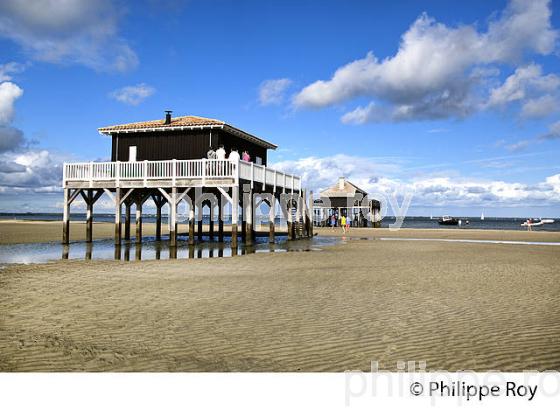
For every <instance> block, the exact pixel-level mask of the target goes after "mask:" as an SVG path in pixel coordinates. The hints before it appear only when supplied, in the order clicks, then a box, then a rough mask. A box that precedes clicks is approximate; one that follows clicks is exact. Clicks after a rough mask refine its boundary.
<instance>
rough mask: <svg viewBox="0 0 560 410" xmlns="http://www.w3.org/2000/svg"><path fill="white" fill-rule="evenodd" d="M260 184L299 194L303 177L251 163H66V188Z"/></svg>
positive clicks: (208, 160)
mask: <svg viewBox="0 0 560 410" xmlns="http://www.w3.org/2000/svg"><path fill="white" fill-rule="evenodd" d="M240 181H241V183H251V185H254V184H261V185H262V186H263V187H264V186H268V187H272V188H273V189H274V190H276V189H281V190H283V191H299V190H301V178H300V177H297V176H294V175H290V174H286V173H283V172H280V171H276V170H274V169H271V168H268V167H266V166H264V165H258V164H255V163H252V162H245V161H239V162H231V161H229V160H217V159H197V160H168V161H136V162H120V161H116V162H78V163H65V164H64V171H63V187H64V188H109V189H110V188H170V187H218V186H219V187H229V186H238V185H240Z"/></svg>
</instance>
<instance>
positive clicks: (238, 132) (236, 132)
mask: <svg viewBox="0 0 560 410" xmlns="http://www.w3.org/2000/svg"><path fill="white" fill-rule="evenodd" d="M214 128H219V129H224V130H226V131H228V132H230V133H232V134H234V135H239V136H240V137H242V138H244V139H246V140H248V141H251V142H254V143H255V144H258V145H261V146H263V147H265V148H267V149H273V150H275V149H276V148H278V146H277V145H275V144H273V143H271V142H268V141H265V140H263V139H262V138H259V137H257V136H255V135H252V134H249V133H248V132H245V131H242V130H240V129H239V128H235V127H233V126H231V125H229V124H206V125H178V126H175V127H141V128H124V129H119V128H108V127H102V128H98V129H97V131H98V132H99V133H100V134H103V135H112V134H121V133H125V134H127V133H131V132H153V131H182V130H196V129H214Z"/></svg>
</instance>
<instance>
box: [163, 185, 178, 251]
mask: <svg viewBox="0 0 560 410" xmlns="http://www.w3.org/2000/svg"><path fill="white" fill-rule="evenodd" d="M158 209H160V218H161V208H158ZM169 218H170V221H169V228H170V230H169V246H171V247H175V246H177V187H173V188H171V201H170V202H169ZM160 229H161V221H160ZM160 235H161V232H160Z"/></svg>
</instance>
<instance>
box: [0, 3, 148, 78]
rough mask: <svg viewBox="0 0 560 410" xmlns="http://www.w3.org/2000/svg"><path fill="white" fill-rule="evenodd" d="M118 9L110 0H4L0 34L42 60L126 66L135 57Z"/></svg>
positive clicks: (134, 61)
mask: <svg viewBox="0 0 560 410" xmlns="http://www.w3.org/2000/svg"><path fill="white" fill-rule="evenodd" d="M120 14H121V13H120V11H119V10H118V9H117V8H116V7H115V6H114V4H113V3H112V1H111V0H97V1H90V0H64V1H54V0H26V1H19V0H4V1H2V2H0V36H3V37H6V38H9V39H11V40H13V41H14V42H15V43H17V44H19V45H20V46H22V47H23V49H24V50H25V51H26V52H27V53H28V54H29V55H30V56H31V57H32V58H34V59H37V60H40V61H48V62H55V63H75V64H82V65H85V66H87V67H91V68H94V69H96V70H108V71H110V70H117V71H126V70H128V69H131V68H134V67H135V66H136V65H137V64H138V58H137V56H136V54H135V52H134V51H133V50H132V49H131V48H130V46H129V45H128V43H127V42H126V41H125V40H124V39H122V38H120V37H119V36H118V19H119V17H120Z"/></svg>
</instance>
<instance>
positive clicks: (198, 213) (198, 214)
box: [196, 202, 204, 241]
mask: <svg viewBox="0 0 560 410" xmlns="http://www.w3.org/2000/svg"><path fill="white" fill-rule="evenodd" d="M203 210H204V207H203V206H202V202H201V203H200V204H197V206H196V219H197V222H198V223H197V225H198V227H197V231H198V232H197V237H198V240H199V241H202V214H203Z"/></svg>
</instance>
